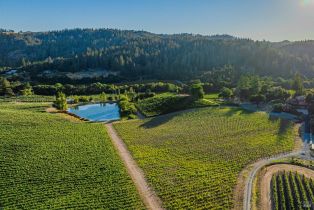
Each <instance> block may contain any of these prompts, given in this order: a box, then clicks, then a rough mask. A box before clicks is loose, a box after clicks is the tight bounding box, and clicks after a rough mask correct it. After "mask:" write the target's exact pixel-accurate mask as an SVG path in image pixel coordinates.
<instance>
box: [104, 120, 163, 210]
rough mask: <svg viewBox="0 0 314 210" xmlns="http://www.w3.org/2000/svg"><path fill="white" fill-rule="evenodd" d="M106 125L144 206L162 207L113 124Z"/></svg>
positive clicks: (151, 207) (156, 209)
mask: <svg viewBox="0 0 314 210" xmlns="http://www.w3.org/2000/svg"><path fill="white" fill-rule="evenodd" d="M106 127H107V131H108V134H109V136H110V137H111V140H112V143H113V145H114V146H115V148H116V150H117V151H118V154H119V156H120V158H121V159H122V161H123V163H124V165H125V167H126V169H127V171H128V173H129V175H130V177H131V178H132V180H133V182H134V184H135V187H136V189H137V191H138V192H139V194H140V196H141V199H142V201H143V202H144V204H145V205H146V207H147V208H148V209H152V210H159V209H163V208H162V204H161V200H160V199H159V198H158V197H157V195H156V193H155V192H154V190H153V189H152V188H151V187H150V186H149V185H148V183H147V182H146V179H145V176H144V173H143V172H142V170H141V169H140V168H139V166H138V165H137V163H136V162H135V160H134V159H133V157H132V155H131V153H130V152H129V151H128V149H127V146H126V145H125V143H124V142H123V140H122V139H121V138H120V137H119V136H118V134H117V132H116V130H115V129H114V127H113V125H112V124H111V123H108V124H106Z"/></svg>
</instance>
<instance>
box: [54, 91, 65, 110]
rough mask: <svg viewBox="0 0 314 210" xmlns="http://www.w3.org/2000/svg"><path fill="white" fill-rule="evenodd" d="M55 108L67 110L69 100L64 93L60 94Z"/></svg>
mask: <svg viewBox="0 0 314 210" xmlns="http://www.w3.org/2000/svg"><path fill="white" fill-rule="evenodd" d="M54 106H55V107H56V108H57V109H59V110H67V108H68V104H67V99H66V96H65V94H64V93H62V92H59V93H58V94H57V96H56V101H55V102H54Z"/></svg>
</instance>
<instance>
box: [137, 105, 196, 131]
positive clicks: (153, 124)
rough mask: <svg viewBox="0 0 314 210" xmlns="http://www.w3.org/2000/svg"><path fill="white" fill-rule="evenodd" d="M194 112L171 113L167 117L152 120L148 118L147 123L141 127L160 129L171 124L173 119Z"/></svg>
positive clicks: (162, 116)
mask: <svg viewBox="0 0 314 210" xmlns="http://www.w3.org/2000/svg"><path fill="white" fill-rule="evenodd" d="M192 111H194V110H193V109H190V110H184V111H178V112H174V113H170V114H165V115H161V116H158V117H152V118H148V120H147V121H145V122H144V123H143V124H142V125H141V127H143V128H147V129H149V128H154V127H158V126H160V125H163V124H165V123H167V122H169V121H170V120H171V119H173V118H174V117H178V116H180V115H182V114H184V113H188V112H192Z"/></svg>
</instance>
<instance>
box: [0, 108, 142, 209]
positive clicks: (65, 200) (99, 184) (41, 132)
mask: <svg viewBox="0 0 314 210" xmlns="http://www.w3.org/2000/svg"><path fill="white" fill-rule="evenodd" d="M45 107H46V105H45V104H39V103H0V209H1V208H3V209H67V208H70V209H143V208H144V206H143V204H142V202H141V201H140V199H139V196H138V194H137V192H136V189H135V187H134V185H133V183H132V181H131V179H130V178H129V176H128V174H127V172H126V170H125V168H124V166H123V164H122V162H121V161H120V159H119V157H118V155H117V154H116V151H115V150H114V148H113V146H112V144H111V142H110V139H109V137H108V135H107V133H106V130H105V128H104V126H103V125H102V124H93V123H82V122H76V123H75V122H70V121H67V120H65V119H63V118H61V117H60V116H59V115H56V114H49V113H46V112H45V111H44V108H45Z"/></svg>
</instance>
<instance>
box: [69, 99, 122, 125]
mask: <svg viewBox="0 0 314 210" xmlns="http://www.w3.org/2000/svg"><path fill="white" fill-rule="evenodd" d="M68 112H70V113H72V114H75V115H77V116H79V117H81V118H85V119H87V120H90V121H96V122H101V121H109V120H119V119H120V112H119V106H118V104H117V103H96V104H84V105H79V106H75V107H71V108H69V109H68Z"/></svg>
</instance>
